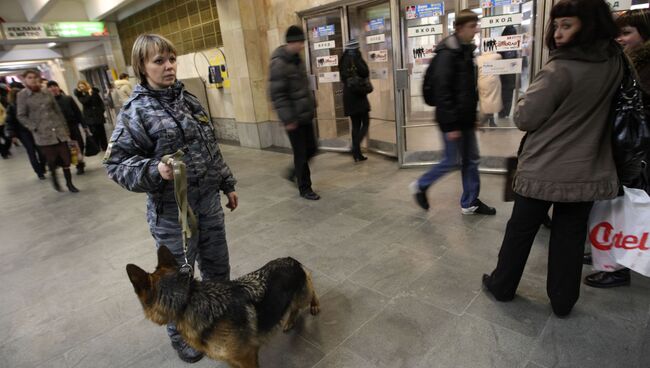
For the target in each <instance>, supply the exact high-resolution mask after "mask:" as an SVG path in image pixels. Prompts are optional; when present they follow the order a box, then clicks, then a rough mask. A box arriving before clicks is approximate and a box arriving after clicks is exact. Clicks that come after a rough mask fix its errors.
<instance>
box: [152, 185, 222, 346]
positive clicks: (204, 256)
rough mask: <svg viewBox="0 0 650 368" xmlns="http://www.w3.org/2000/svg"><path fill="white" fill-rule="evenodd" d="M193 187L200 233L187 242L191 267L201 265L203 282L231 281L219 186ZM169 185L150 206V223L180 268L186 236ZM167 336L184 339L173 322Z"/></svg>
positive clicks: (191, 194)
mask: <svg viewBox="0 0 650 368" xmlns="http://www.w3.org/2000/svg"><path fill="white" fill-rule="evenodd" d="M192 184H193V183H192V182H191V181H190V185H188V188H187V198H188V203H189V205H190V207H191V208H192V210H193V211H194V214H195V215H196V218H197V222H198V234H193V235H192V238H190V239H189V241H188V255H187V259H188V262H189V264H191V265H192V266H194V265H195V262H198V265H199V270H200V271H201V278H202V279H203V280H229V279H230V263H229V257H228V244H227V243H226V228H225V222H224V213H223V208H222V207H221V201H220V196H219V190H218V188H217V187H216V186H212V187H210V186H207V185H198V184H200V183H195V184H197V185H192ZM171 188H173V184H172V183H171V182H169V183H168V184H167V189H168V190H166V191H165V193H164V194H163V195H162V198H159V199H157V200H152V199H150V200H149V201H148V203H147V221H148V222H149V229H150V231H151V235H153V237H154V239H155V240H156V247H160V246H161V245H164V246H166V247H167V248H169V250H170V251H171V252H172V254H174V256H175V257H176V261H177V262H178V264H179V265H182V264H184V263H185V257H184V254H183V238H182V237H183V235H182V233H181V227H180V225H179V223H178V207H177V205H176V200H175V199H174V192H173V190H171ZM167 334H168V335H169V338H170V339H171V340H172V341H177V340H178V339H181V336H180V334H179V333H178V331H177V330H176V326H175V325H174V324H173V323H170V324H168V325H167Z"/></svg>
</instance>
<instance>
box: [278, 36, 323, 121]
mask: <svg viewBox="0 0 650 368" xmlns="http://www.w3.org/2000/svg"><path fill="white" fill-rule="evenodd" d="M269 74H270V77H269V79H270V80H269V95H270V97H271V101H272V102H273V107H274V108H275V111H276V112H277V114H278V118H280V120H281V121H282V122H283V123H284V124H289V123H298V124H303V125H306V124H311V123H312V119H313V118H314V109H315V107H316V103H315V101H314V94H313V92H312V91H311V88H310V86H309V79H307V70H306V69H305V63H304V62H303V61H302V59H301V58H300V55H298V54H291V53H289V52H288V51H287V49H286V46H285V45H283V46H280V47H278V48H277V49H276V50H275V51H274V52H273V55H272V56H271V70H270V73H269Z"/></svg>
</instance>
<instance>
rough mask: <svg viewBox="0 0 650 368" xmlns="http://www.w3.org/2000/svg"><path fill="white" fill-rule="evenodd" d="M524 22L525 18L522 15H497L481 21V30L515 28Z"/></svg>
mask: <svg viewBox="0 0 650 368" xmlns="http://www.w3.org/2000/svg"><path fill="white" fill-rule="evenodd" d="M523 20H524V17H523V15H522V14H521V13H517V14H505V15H497V16H494V17H483V18H482V19H481V28H494V27H503V26H515V25H518V24H521V22H522V21H523Z"/></svg>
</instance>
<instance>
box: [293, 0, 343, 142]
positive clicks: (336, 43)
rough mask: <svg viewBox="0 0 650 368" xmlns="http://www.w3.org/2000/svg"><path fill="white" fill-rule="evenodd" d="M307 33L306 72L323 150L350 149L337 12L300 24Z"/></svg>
mask: <svg viewBox="0 0 650 368" xmlns="http://www.w3.org/2000/svg"><path fill="white" fill-rule="evenodd" d="M304 23H305V26H306V30H307V41H308V43H307V47H308V59H309V63H308V64H309V71H310V73H311V76H312V82H313V88H314V94H315V97H316V101H317V107H316V119H315V120H316V130H317V132H318V141H319V146H320V147H321V148H324V149H330V150H341V151H346V150H349V149H350V124H349V122H348V118H346V117H345V116H343V84H342V83H341V78H340V75H339V60H340V59H341V56H342V55H343V48H344V45H343V42H344V40H343V34H344V30H343V29H342V24H343V23H342V22H341V9H336V10H332V11H329V12H326V13H322V14H318V15H314V16H310V17H307V18H305V20H304Z"/></svg>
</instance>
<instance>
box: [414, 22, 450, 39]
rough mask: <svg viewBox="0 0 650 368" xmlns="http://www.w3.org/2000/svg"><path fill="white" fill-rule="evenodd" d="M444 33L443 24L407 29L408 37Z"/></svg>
mask: <svg viewBox="0 0 650 368" xmlns="http://www.w3.org/2000/svg"><path fill="white" fill-rule="evenodd" d="M442 33H443V27H442V24H427V25H424V26H417V27H408V28H407V29H406V36H407V37H421V36H434V35H441V34H442Z"/></svg>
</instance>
